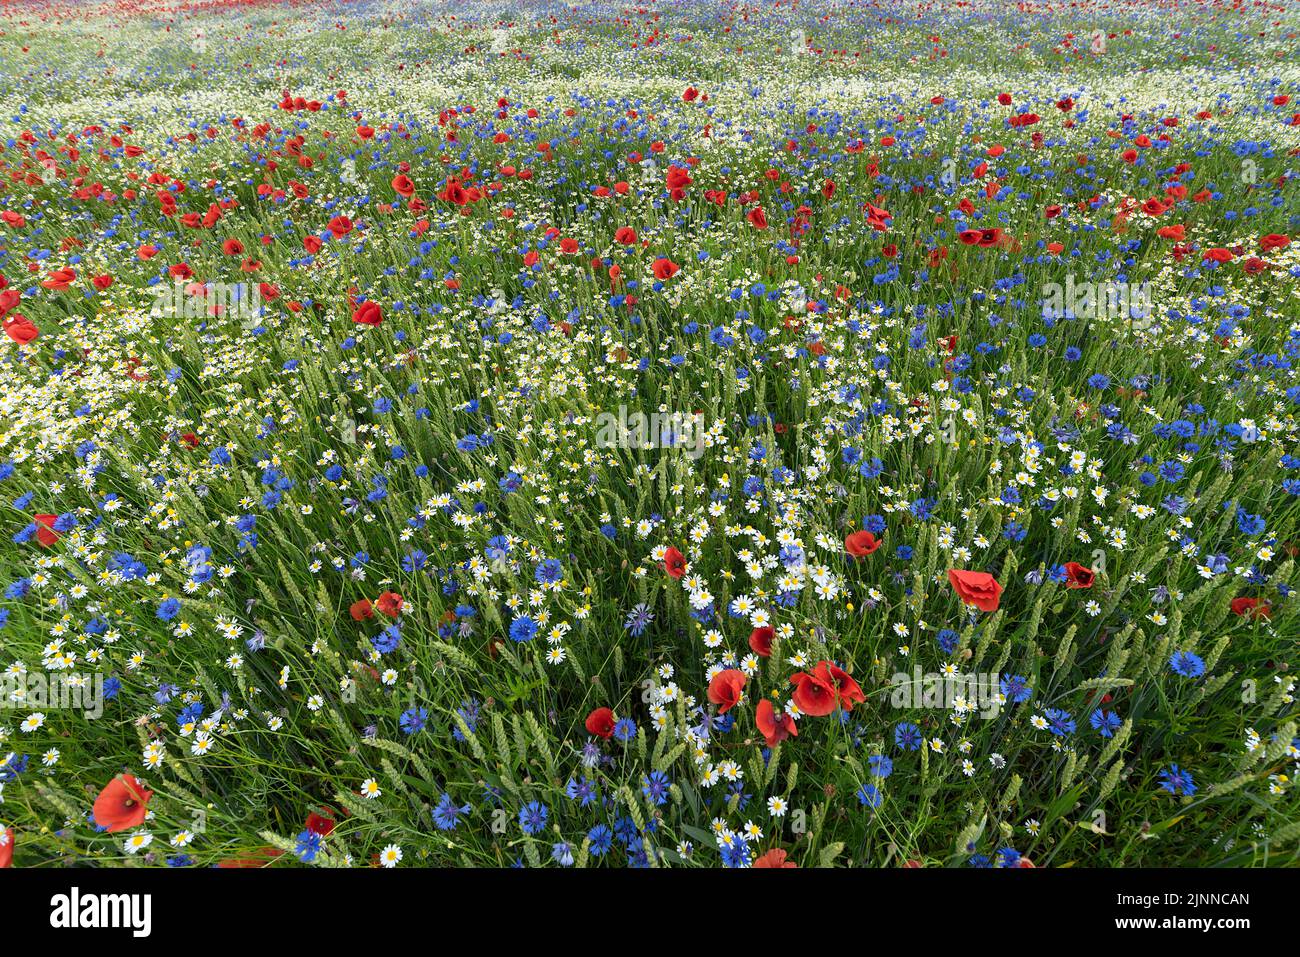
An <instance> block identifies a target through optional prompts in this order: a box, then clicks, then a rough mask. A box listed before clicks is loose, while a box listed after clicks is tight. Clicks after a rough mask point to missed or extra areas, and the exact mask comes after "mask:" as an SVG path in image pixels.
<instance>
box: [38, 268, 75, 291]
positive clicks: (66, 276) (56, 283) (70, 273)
mask: <svg viewBox="0 0 1300 957" xmlns="http://www.w3.org/2000/svg"><path fill="white" fill-rule="evenodd" d="M76 278H77V271H76V270H75V269H56V270H54V272H52V273H50V278H49V279H46V280H44V281H43V282H42V283H41V285H42V286H44V287H45V288H46V289H53V290H56V291H59V290H63V289H67V288H68V287H69V286H70V285H72V283H73V282H74V281H75V280H76Z"/></svg>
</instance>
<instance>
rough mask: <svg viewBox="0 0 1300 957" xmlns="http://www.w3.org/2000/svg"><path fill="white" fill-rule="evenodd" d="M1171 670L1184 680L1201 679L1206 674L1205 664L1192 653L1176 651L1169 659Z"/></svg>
mask: <svg viewBox="0 0 1300 957" xmlns="http://www.w3.org/2000/svg"><path fill="white" fill-rule="evenodd" d="M1169 669H1170V670H1171V671H1173V673H1174V674H1176V675H1182V676H1183V677H1184V678H1199V677H1200V676H1201V675H1203V674H1205V662H1204V661H1202V660H1201V658H1200V656H1199V655H1194V654H1192V652H1190V651H1176V652H1174V654H1173V657H1172V658H1170V659H1169Z"/></svg>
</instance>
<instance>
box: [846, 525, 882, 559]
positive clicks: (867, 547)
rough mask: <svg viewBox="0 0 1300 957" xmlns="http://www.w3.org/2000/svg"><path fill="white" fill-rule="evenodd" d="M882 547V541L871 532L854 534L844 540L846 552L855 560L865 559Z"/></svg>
mask: <svg viewBox="0 0 1300 957" xmlns="http://www.w3.org/2000/svg"><path fill="white" fill-rule="evenodd" d="M879 547H880V540H879V539H877V538H876V536H875V535H874V534H872V533H871V532H865V531H863V532H854V533H853V534H852V535H850V536H848V538H846V539H844V550H845V551H846V552H848V553H849V554H850V555H852V556H853V557H854V558H863V557H865V556H867V555H870V554H871V553H872V552H874V551H875V550H876V549H877V548H879Z"/></svg>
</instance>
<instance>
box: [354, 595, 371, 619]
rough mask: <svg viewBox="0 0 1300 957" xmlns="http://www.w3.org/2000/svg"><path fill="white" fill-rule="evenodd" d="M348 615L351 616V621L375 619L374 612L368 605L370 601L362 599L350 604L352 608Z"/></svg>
mask: <svg viewBox="0 0 1300 957" xmlns="http://www.w3.org/2000/svg"><path fill="white" fill-rule="evenodd" d="M348 614H349V615H351V616H352V620H353V621H365V620H367V619H369V618H374V617H375V610H374V608H373V607H372V606H371V604H370V599H369V598H363V599H361V600H360V601H354V602H353V603H352V607H351V608H349V609H348Z"/></svg>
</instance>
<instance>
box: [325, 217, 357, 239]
mask: <svg viewBox="0 0 1300 957" xmlns="http://www.w3.org/2000/svg"><path fill="white" fill-rule="evenodd" d="M329 231H330V232H331V233H332V234H333V235H334V238H335V239H342V238H343V237H344V236H346V235H347V234H348V233H350V232H352V220H350V219H348V217H346V216H335V217H334V218H333V219H331V220H330V221H329Z"/></svg>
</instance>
